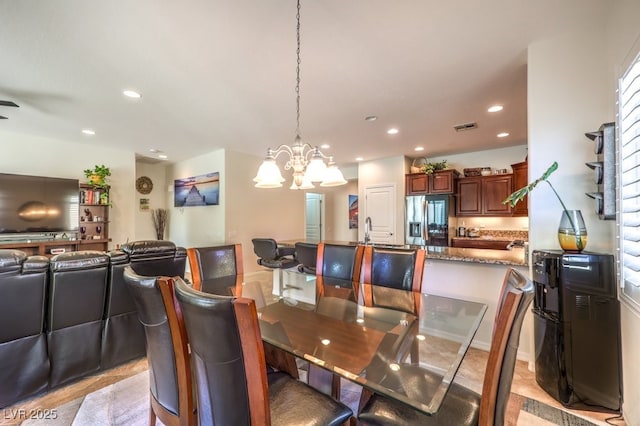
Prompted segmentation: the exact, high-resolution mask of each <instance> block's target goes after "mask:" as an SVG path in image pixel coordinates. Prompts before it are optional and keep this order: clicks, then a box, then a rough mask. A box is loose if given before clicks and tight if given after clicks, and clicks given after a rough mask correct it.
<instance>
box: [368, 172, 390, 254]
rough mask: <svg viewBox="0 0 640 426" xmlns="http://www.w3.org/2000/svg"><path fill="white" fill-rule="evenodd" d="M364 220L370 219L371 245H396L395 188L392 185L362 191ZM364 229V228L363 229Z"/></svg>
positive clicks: (369, 187)
mask: <svg viewBox="0 0 640 426" xmlns="http://www.w3.org/2000/svg"><path fill="white" fill-rule="evenodd" d="M364 193H365V199H364V213H365V214H364V218H363V219H362V224H363V225H364V221H365V220H366V218H367V217H370V218H371V233H370V238H371V242H372V243H385V244H395V243H396V236H395V232H396V186H395V185H394V184H386V185H375V186H368V187H366V188H365V189H364ZM363 229H364V228H363Z"/></svg>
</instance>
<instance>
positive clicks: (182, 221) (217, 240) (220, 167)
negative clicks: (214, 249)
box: [166, 150, 227, 247]
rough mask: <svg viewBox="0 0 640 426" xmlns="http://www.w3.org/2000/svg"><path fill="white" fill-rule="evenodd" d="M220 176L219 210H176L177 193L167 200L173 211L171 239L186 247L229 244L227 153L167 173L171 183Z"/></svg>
mask: <svg viewBox="0 0 640 426" xmlns="http://www.w3.org/2000/svg"><path fill="white" fill-rule="evenodd" d="M211 172H220V197H219V204H218V205H217V206H195V207H174V200H173V192H171V193H170V194H169V197H167V208H168V209H169V217H170V219H169V236H168V239H169V240H171V241H173V242H174V243H176V245H178V246H183V247H198V246H210V245H215V244H221V243H224V241H225V225H224V221H225V209H226V208H227V207H226V191H225V185H226V182H225V180H226V176H225V158H224V150H216V151H212V152H210V153H208V154H204V155H201V156H199V157H195V158H192V159H189V160H185V161H181V162H179V163H175V164H173V165H172V166H170V167H168V169H167V182H166V185H167V187H168V185H169V184H171V183H173V181H174V180H176V179H182V178H187V177H191V176H199V175H203V174H207V173H211Z"/></svg>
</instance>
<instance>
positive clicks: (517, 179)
mask: <svg viewBox="0 0 640 426" xmlns="http://www.w3.org/2000/svg"><path fill="white" fill-rule="evenodd" d="M511 169H512V170H513V188H512V189H511V192H513V191H517V190H518V189H520V188H522V187H523V186H527V185H528V184H529V163H528V162H526V161H523V162H521V163H516V164H512V165H511ZM528 200H529V197H528V196H526V195H525V196H524V198H523V199H522V200H521V201H519V202H518V204H516V205H515V207H513V208H512V211H511V213H512V214H513V216H528V215H529V204H528Z"/></svg>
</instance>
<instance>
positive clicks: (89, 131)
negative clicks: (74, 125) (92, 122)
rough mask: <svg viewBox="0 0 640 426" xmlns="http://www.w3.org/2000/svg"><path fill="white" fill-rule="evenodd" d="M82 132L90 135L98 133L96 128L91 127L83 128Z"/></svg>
mask: <svg viewBox="0 0 640 426" xmlns="http://www.w3.org/2000/svg"><path fill="white" fill-rule="evenodd" d="M82 133H84V134H85V135H90V136H93V135H95V134H96V132H95V131H94V130H91V129H82Z"/></svg>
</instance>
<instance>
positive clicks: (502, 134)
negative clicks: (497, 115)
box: [498, 132, 509, 138]
mask: <svg viewBox="0 0 640 426" xmlns="http://www.w3.org/2000/svg"><path fill="white" fill-rule="evenodd" d="M507 136H509V133H507V132H502V133H498V137H499V138H506V137H507Z"/></svg>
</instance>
